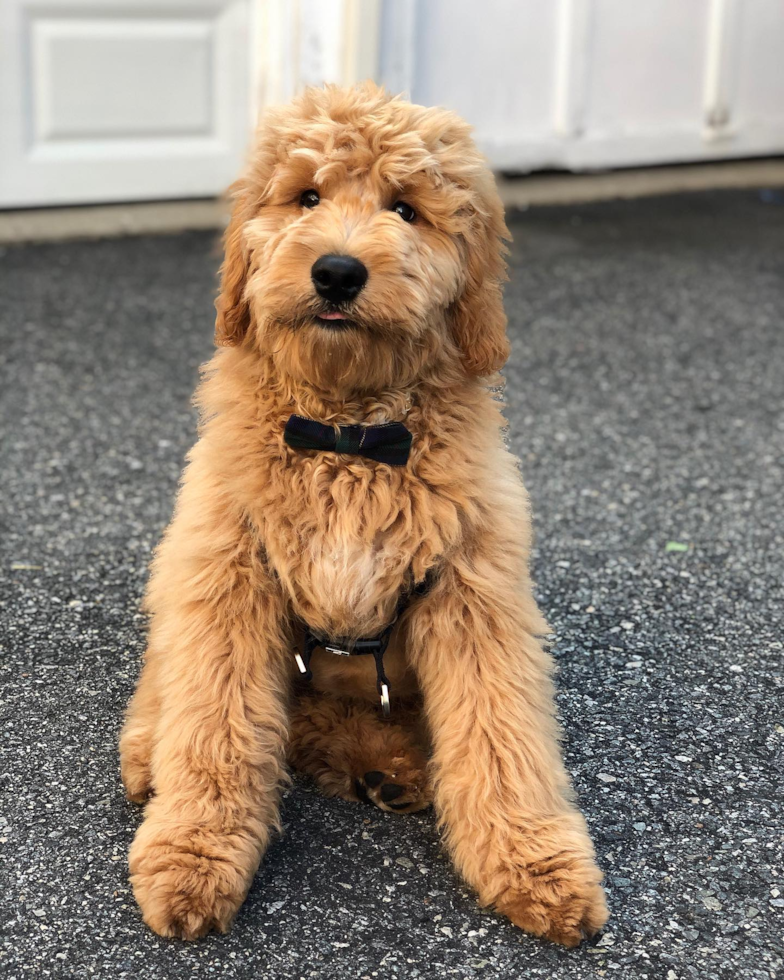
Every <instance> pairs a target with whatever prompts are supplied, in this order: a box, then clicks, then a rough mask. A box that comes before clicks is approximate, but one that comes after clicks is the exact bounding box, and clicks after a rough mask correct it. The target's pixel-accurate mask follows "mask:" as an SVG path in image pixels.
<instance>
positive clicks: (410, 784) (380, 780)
mask: <svg viewBox="0 0 784 980" xmlns="http://www.w3.org/2000/svg"><path fill="white" fill-rule="evenodd" d="M354 788H355V790H356V794H357V796H358V797H359V799H360V800H362V801H363V802H364V803H371V804H373V805H374V806H377V807H378V808H379V809H380V810H387V811H389V812H391V813H413V812H414V811H415V810H424V809H425V807H428V806H430V803H431V797H430V790H429V787H428V784H427V778H426V775H425V772H424V770H423V769H421V768H417V767H415V766H412V763H411V761H410V760H409V759H406V758H404V757H400V758H396V759H392V760H391V763H390V765H389V769H388V770H382V769H370V770H369V771H368V772H365V773H363V774H362V775H361V776H359V777H357V778H356V780H355V784H354Z"/></svg>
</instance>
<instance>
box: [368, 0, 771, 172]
mask: <svg viewBox="0 0 784 980" xmlns="http://www.w3.org/2000/svg"><path fill="white" fill-rule="evenodd" d="M380 63H381V70H382V77H385V78H388V80H389V84H390V87H392V88H407V89H408V90H409V91H410V92H411V96H412V98H413V99H414V101H416V102H422V103H425V104H440V105H446V106H449V107H450V108H453V109H455V110H457V111H458V112H459V113H460V114H461V115H463V116H464V117H465V118H466V119H468V121H469V122H471V123H473V125H474V126H475V128H476V136H477V140H478V141H479V143H480V145H481V146H482V148H483V150H484V151H485V153H486V154H487V155H488V157H489V158H490V160H491V161H492V163H493V164H495V166H497V167H499V168H502V169H506V170H513V171H514V170H519V171H527V170H535V169H542V168H548V167H563V168H566V169H574V170H584V169H591V168H600V167H623V166H638V165H642V164H658V163H671V162H678V161H687V160H711V159H721V158H729V157H741V156H765V155H772V154H781V153H784V0H385V3H384V11H383V19H382V31H381V58H380Z"/></svg>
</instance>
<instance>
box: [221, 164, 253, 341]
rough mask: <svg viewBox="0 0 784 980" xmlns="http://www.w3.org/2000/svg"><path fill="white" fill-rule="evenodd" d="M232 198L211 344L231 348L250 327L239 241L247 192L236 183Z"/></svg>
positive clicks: (242, 244)
mask: <svg viewBox="0 0 784 980" xmlns="http://www.w3.org/2000/svg"><path fill="white" fill-rule="evenodd" d="M229 193H230V194H231V195H232V196H233V197H234V209H233V211H232V215H231V220H230V221H229V224H228V227H227V228H226V232H225V234H224V236H223V248H224V259H223V265H222V266H221V272H220V274H221V285H220V292H219V293H218V298H217V299H216V300H215V308H216V310H217V311H218V315H217V317H216V319H215V343H216V344H217V345H218V346H219V347H235V346H236V345H237V344H239V343H241V342H242V339H243V337H244V336H245V334H246V333H247V330H248V326H249V325H250V307H249V306H248V302H247V300H246V299H245V285H246V283H247V279H248V254H247V249H246V247H245V242H244V238H243V230H244V226H245V222H246V220H247V219H248V217H249V215H248V213H247V212H248V204H247V198H248V194H247V190H246V189H245V188H244V186H243V183H242V182H241V181H237V183H236V184H234V185H233V186H232V187H231V190H230V192H229Z"/></svg>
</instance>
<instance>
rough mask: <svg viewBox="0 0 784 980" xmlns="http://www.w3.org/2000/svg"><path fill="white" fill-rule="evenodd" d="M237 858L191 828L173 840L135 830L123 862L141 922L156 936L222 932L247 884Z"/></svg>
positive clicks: (187, 936) (193, 936) (229, 849)
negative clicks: (127, 854)
mask: <svg viewBox="0 0 784 980" xmlns="http://www.w3.org/2000/svg"><path fill="white" fill-rule="evenodd" d="M142 830H144V826H143V827H142ZM148 838H149V839H148ZM239 857H240V855H238V854H235V853H234V851H233V849H232V847H231V846H227V845H225V844H222V842H221V841H220V840H219V839H217V840H213V841H206V840H205V839H204V835H203V834H200V833H199V832H197V831H194V833H193V834H190V835H189V834H185V835H178V842H177V843H174V842H166V841H165V840H155V839H154V838H150V835H142V834H141V832H140V835H139V836H137V839H136V841H135V842H134V844H133V846H132V848H131V853H130V859H129V864H130V870H131V885H132V886H133V892H134V895H135V897H136V901H137V902H138V903H139V907H140V908H141V910H142V915H143V917H144V921H145V922H146V923H147V925H148V926H149V927H150V928H151V929H153V930H154V931H155V932H157V933H158V935H160V936H167V937H175V938H179V939H198V938H199V937H200V936H204V935H205V934H206V933H208V932H210V931H212V930H216V931H217V932H227V931H228V929H229V926H230V925H231V923H232V920H233V919H234V916H235V915H236V914H237V911H238V909H239V907H240V905H242V902H243V901H244V899H245V896H246V894H247V891H248V887H249V884H250V880H249V875H248V874H247V873H246V871H245V870H244V869H243V867H242V861H241V860H238V858H239Z"/></svg>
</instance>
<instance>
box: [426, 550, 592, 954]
mask: <svg viewBox="0 0 784 980" xmlns="http://www.w3.org/2000/svg"><path fill="white" fill-rule="evenodd" d="M483 550H484V553H480V552H479V551H477V553H476V554H472V555H471V556H466V557H465V558H463V559H459V560H457V561H456V562H455V563H454V564H453V565H451V566H450V567H449V568H447V569H445V570H444V571H443V572H442V574H441V576H440V580H439V584H438V585H437V587H436V589H435V590H434V591H433V593H432V594H431V595H430V596H429V598H428V599H426V600H423V601H422V602H421V603H420V606H419V608H418V609H416V610H415V611H414V612H413V613H412V618H411V622H410V627H411V642H412V648H411V652H412V659H413V660H414V664H415V667H416V669H417V673H418V675H419V678H420V683H421V685H422V689H423V692H424V696H425V709H426V713H427V717H428V721H429V725H430V728H431V733H432V738H433V748H434V752H433V777H434V793H435V797H434V802H435V806H436V809H437V813H438V816H439V820H440V823H441V825H442V827H443V828H444V831H445V837H446V842H447V845H448V847H449V849H450V851H451V853H452V855H453V858H454V861H455V864H456V866H457V868H458V870H459V871H460V872H461V873H462V874H463V876H464V877H465V878H466V879H467V881H468V882H469V883H470V884H471V885H472V886H473V887H474V888H475V889H476V891H477V893H478V896H479V900H480V902H481V903H482V904H483V905H489V906H493V907H495V908H496V909H498V910H499V911H500V912H503V913H504V914H505V915H507V916H508V917H509V918H510V919H511V920H512V921H513V922H514V923H515V924H516V925H518V926H520V927H521V928H523V929H525V930H527V931H528V932H532V933H534V934H535V935H538V936H545V937H547V938H549V939H551V940H554V941H556V942H559V943H563V944H565V945H567V946H573V945H576V944H577V943H578V942H579V941H580V939H581V938H582V936H583V935H590V934H592V933H594V932H596V931H597V930H598V929H599V928H601V926H602V925H603V924H604V922H605V921H606V919H607V909H606V905H605V900H604V894H603V892H602V888H601V884H600V882H601V878H602V875H601V872H600V871H599V869H598V868H597V866H596V863H595V857H594V850H593V846H592V844H591V841H590V839H589V837H588V832H587V828H586V825H585V821H584V820H583V817H582V815H581V814H580V812H579V811H578V810H577V808H576V807H575V806H574V804H573V803H572V802H571V799H570V786H569V780H568V776H567V775H566V772H565V770H564V766H563V763H562V761H561V757H560V751H559V746H558V731H557V726H556V723H555V720H554V705H553V692H552V686H551V681H550V673H551V668H552V664H551V660H550V657H549V655H548V654H547V652H546V651H545V650H544V649H543V648H542V645H541V643H540V642H539V640H538V639H537V638H536V635H537V634H538V633H540V632H541V631H542V630H544V629H545V628H546V626H545V624H544V621H543V620H542V618H541V615H540V614H539V612H538V610H537V608H536V605H535V602H534V599H533V597H532V595H531V593H530V585H529V583H528V581H527V577H525V578H524V584H523V587H522V589H521V587H520V586H519V585H518V583H516V582H513V581H512V578H513V576H510V571H512V570H511V569H510V567H509V564H510V563H509V562H508V560H506V558H505V557H499V558H498V560H497V561H494V560H493V557H494V556H493V555H492V553H491V552H489V551H488V549H487V546H486V545H485V547H484V549H483ZM504 566H506V567H504Z"/></svg>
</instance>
